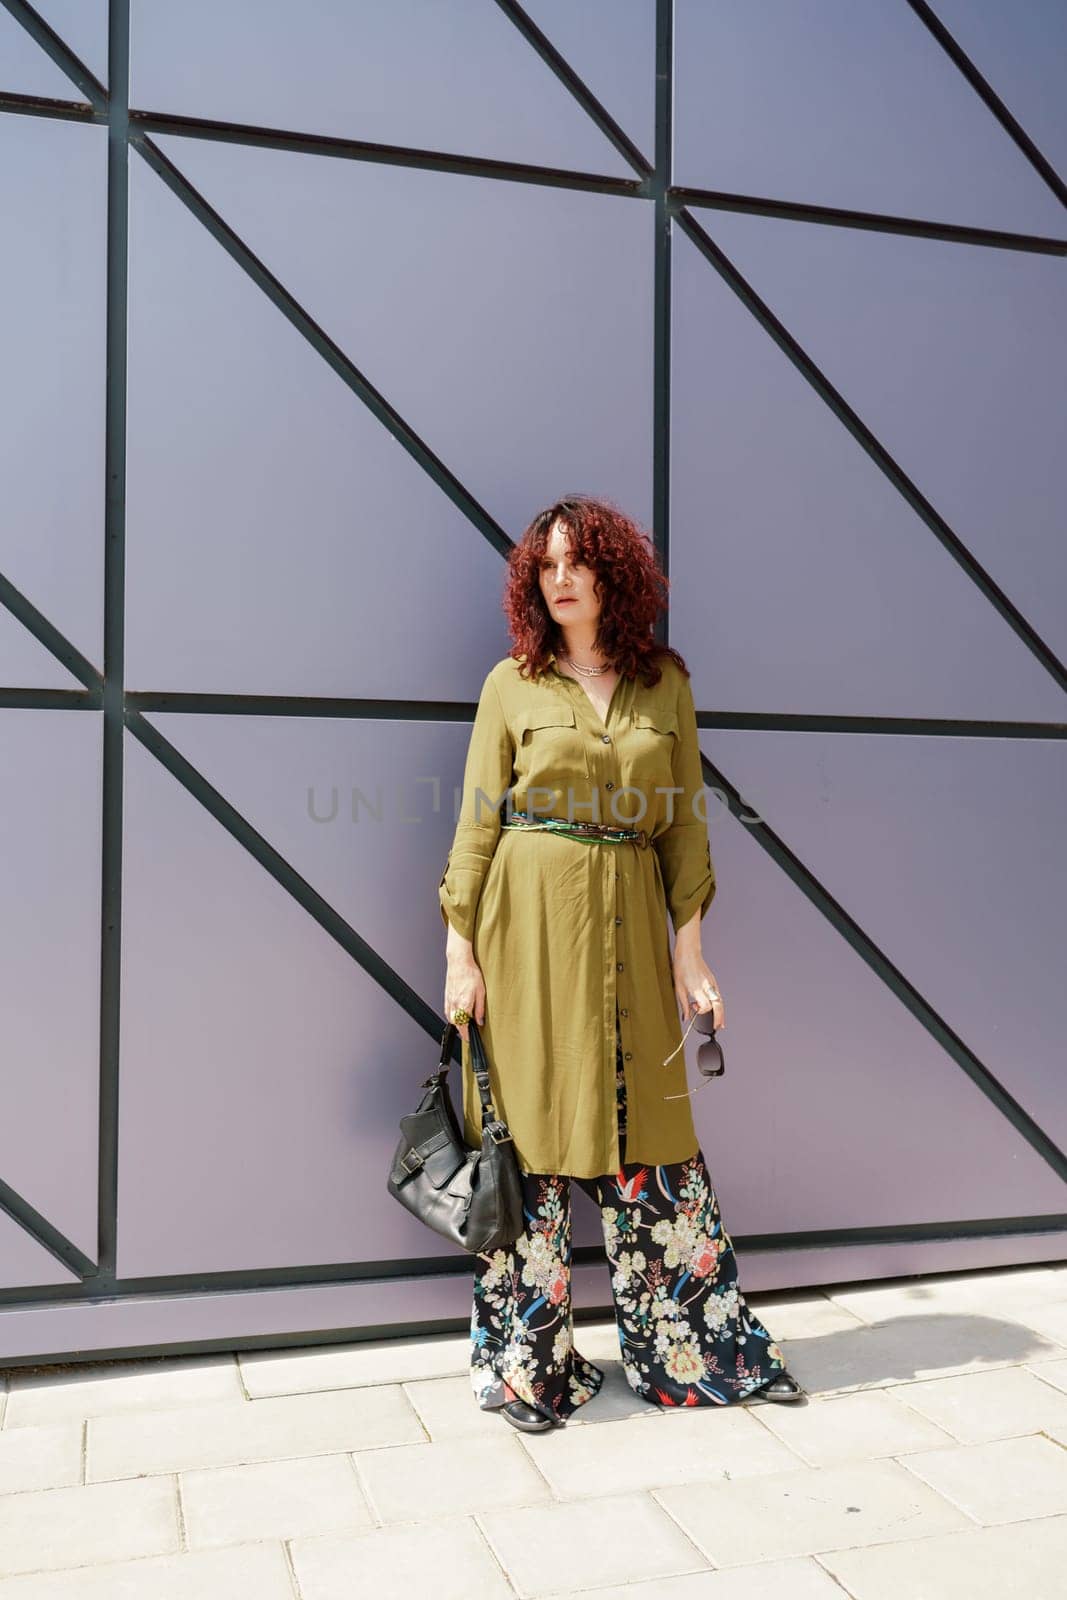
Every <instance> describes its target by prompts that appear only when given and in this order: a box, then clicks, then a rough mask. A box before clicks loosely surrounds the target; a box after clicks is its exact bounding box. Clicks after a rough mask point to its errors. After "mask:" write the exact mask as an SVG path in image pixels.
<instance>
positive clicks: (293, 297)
mask: <svg viewBox="0 0 1067 1600" xmlns="http://www.w3.org/2000/svg"><path fill="white" fill-rule="evenodd" d="M936 9H937V12H938V15H939V17H940V19H941V21H942V22H943V23H944V25H945V27H946V28H947V29H948V30H949V33H948V36H947V37H946V36H941V37H938V35H937V31H936V28H934V27H933V26H926V25H925V24H924V22H923V20H922V18H921V17H920V16H919V15H918V14H917V13H916V12H915V11H914V10H912V9H911V8H909V7H907V6H904V5H888V4H874V5H869V6H865V7H856V6H854V5H850V4H847V3H846V0H821V3H820V5H819V6H817V7H814V8H812V7H798V6H796V5H794V4H792V3H791V0H758V3H756V0H754V3H752V4H747V5H744V6H739V5H736V4H727V3H726V0H676V4H675V5H674V6H673V7H671V6H668V5H660V6H652V5H651V4H647V5H646V4H644V3H643V0H589V4H588V5H586V6H583V7H574V6H569V5H565V4H563V3H562V0H535V3H534V4H531V5H529V6H528V7H526V8H525V9H524V11H523V12H522V13H521V14H520V13H519V12H516V13H515V14H514V15H512V14H510V13H507V12H506V11H505V10H504V9H503V8H499V7H494V6H489V5H484V4H480V3H477V4H476V3H475V0H462V3H456V4H451V3H450V4H449V5H448V6H443V5H440V4H438V3H437V0H402V3H400V0H380V3H375V4H366V5H361V6H359V7H338V6H336V5H332V4H327V3H326V0H309V3H307V4H305V5H302V6H299V7H297V6H283V5H275V4H271V5H259V4H253V3H252V0H224V3H219V0H211V4H210V5H209V4H208V0H190V3H188V4H185V5H183V6H180V7H179V6H161V5H158V4H155V3H148V0H131V5H130V13H129V24H128V32H127V29H126V25H125V22H124V19H123V14H122V8H121V7H116V8H112V10H113V14H114V16H115V17H116V18H117V19H118V25H119V26H120V27H121V28H122V33H121V36H117V37H116V38H115V39H113V40H111V41H110V42H109V41H108V39H107V37H106V29H105V16H106V7H104V6H103V5H94V6H76V5H74V4H73V3H71V0H41V4H40V7H39V11H40V14H41V16H42V17H43V18H44V20H45V21H46V22H47V23H48V24H49V25H50V26H51V27H52V28H53V29H55V31H56V33H57V34H58V36H59V43H58V44H57V43H55V41H54V40H50V39H48V38H46V37H45V35H44V31H43V30H41V29H40V28H38V29H37V32H36V35H35V34H33V33H31V32H30V31H28V29H27V27H26V26H24V25H23V24H22V23H20V22H16V21H15V19H14V18H13V17H12V16H11V15H10V14H9V13H7V12H6V11H3V10H0V60H2V62H3V66H2V67H0V200H2V201H3V207H4V215H5V217H6V218H7V220H8V224H9V226H8V230H7V236H6V239H5V254H4V278H3V285H2V287H3V299H2V301H0V308H2V309H0V317H2V318H3V334H2V348H3V353H4V360H3V366H2V369H0V406H2V408H3V409H2V412H0V421H2V423H3V426H2V427H0V475H2V479H3V483H4V512H3V516H2V517H0V780H2V783H3V792H4V795H5V806H4V812H3V822H4V826H3V828H2V830H0V904H2V905H3V907H4V912H5V915H4V917H3V919H2V921H0V926H2V930H3V931H2V932H0V942H2V944H3V951H2V954H3V959H2V961H0V1007H2V1011H3V1016H4V1057H3V1065H4V1085H5V1090H6V1093H5V1101H4V1105H5V1114H4V1117H3V1119H2V1120H0V1181H2V1184H3V1188H2V1190H0V1201H2V1214H0V1352H2V1353H3V1355H4V1358H5V1359H6V1360H8V1361H12V1362H16V1363H17V1362H19V1361H28V1360H31V1359H33V1358H34V1357H42V1356H46V1357H56V1356H58V1355H67V1354H75V1353H80V1354H91V1353H92V1352H93V1351H101V1350H108V1351H109V1352H112V1353H114V1352H118V1351H123V1350H128V1351H130V1352H134V1353H136V1352H151V1351H158V1350H163V1349H166V1348H167V1347H168V1345H173V1344H178V1343H180V1344H181V1345H182V1346H183V1348H191V1347H195V1346H196V1345H197V1344H198V1343H199V1342H207V1341H211V1340H222V1341H224V1342H226V1343H227V1344H229V1345H238V1346H239V1345H240V1343H241V1341H242V1339H247V1340H252V1339H255V1340H256V1341H259V1342H262V1341H263V1340H264V1339H266V1340H269V1339H270V1338H271V1336H272V1335H274V1336H277V1337H278V1338H279V1339H283V1338H284V1339H285V1340H291V1339H294V1338H297V1339H298V1338H300V1337H301V1336H306V1337H307V1338H308V1339H309V1340H314V1339H321V1338H329V1337H331V1336H333V1337H336V1335H337V1330H339V1329H348V1330H350V1331H351V1332H352V1333H353V1334H355V1335H358V1334H359V1332H360V1331H361V1330H374V1331H375V1332H380V1331H382V1330H385V1331H395V1332H405V1331H411V1330H412V1329H414V1328H416V1327H418V1326H419V1324H420V1323H424V1322H426V1321H428V1320H437V1321H438V1323H450V1324H451V1325H452V1326H455V1327H457V1328H459V1327H463V1326H465V1324H466V1312H465V1310H464V1297H465V1295H467V1294H468V1293H469V1279H468V1276H467V1275H468V1273H469V1265H470V1264H469V1261H468V1260H467V1259H466V1258H457V1257H455V1256H454V1255H450V1253H449V1252H448V1250H447V1248H446V1247H445V1246H444V1244H443V1242H442V1241H440V1240H437V1239H436V1236H431V1235H429V1234H428V1233H427V1232H426V1231H425V1230H422V1229H420V1228H419V1227H418V1225H417V1224H416V1223H415V1222H414V1220H413V1219H412V1218H410V1217H409V1216H408V1215H407V1214H406V1213H405V1212H403V1210H402V1209H401V1208H399V1207H397V1206H396V1204H395V1202H393V1201H391V1200H390V1198H389V1196H388V1194H387V1192H386V1187H385V1175H386V1169H387V1164H388V1160H389V1157H390V1155H391V1152H392V1149H393V1146H394V1144H395V1138H396V1126H397V1122H398V1119H399V1117H400V1115H401V1114H402V1113H403V1112H404V1111H407V1110H410V1108H411V1105H412V1104H413V1101H414V1096H415V1094H416V1092H417V1088H418V1084H419V1082H420V1081H421V1080H422V1079H423V1078H424V1077H425V1076H426V1075H427V1074H428V1072H429V1071H430V1070H431V1069H432V1067H433V1066H434V1065H435V1064H436V1061H437V1057H438V1054H439V1048H440V1038H441V1032H442V1030H443V1017H442V1014H441V1007H442V1003H443V984H444V974H445V967H444V960H443V951H442V947H441V920H440V915H439V910H438V904H437V895H436V888H437V883H438V879H439V876H440V870H441V867H442V865H443V862H444V859H445V855H446V852H447V849H448V845H449V841H450V839H451V837H452V832H453V826H454V821H455V809H454V808H455V803H456V790H457V787H458V785H459V784H460V782H461V779H462V775H463V767H464V758H465V752H466V743H467V737H468V733H469V727H470V719H471V715H472V712H473V704H474V701H475V700H476V698H477V694H478V689H479V686H480V685H481V683H482V681H483V680H484V677H485V674H486V671H487V670H488V668H489V666H490V665H491V664H492V663H493V661H495V660H497V659H499V658H500V657H501V656H503V655H504V654H506V653H507V651H508V649H509V645H510V641H509V637H508V634H507V629H506V626H505V619H504V617H503V613H502V610H501V606H500V600H501V595H502V591H503V583H504V578H505V569H504V557H505V556H506V554H507V552H508V550H509V548H510V543H511V541H512V540H514V539H517V538H518V537H519V536H520V534H521V532H522V530H523V529H524V527H525V526H526V525H527V523H528V522H529V520H530V519H531V517H532V516H533V515H534V513H535V512H536V511H537V510H538V509H539V508H540V507H541V506H543V505H546V504H549V503H551V502H552V501H554V500H555V499H556V498H558V496H559V495H561V494H564V493H567V492H572V491H576V490H577V491H586V492H590V493H596V494H601V495H604V496H606V497H607V498H609V499H611V500H613V501H614V502H615V503H616V504H618V505H619V506H621V507H623V508H624V509H626V510H627V511H629V512H630V513H631V514H632V515H634V516H635V517H636V518H637V519H638V521H639V522H640V523H641V524H642V526H644V527H647V528H648V530H649V531H650V533H651V534H652V536H653V537H654V539H655V541H656V543H657V547H658V548H659V549H660V550H661V552H662V553H663V555H664V558H665V562H666V566H667V570H668V573H669V577H670V580H671V585H670V587H671V595H670V615H669V622H670V628H669V632H670V639H671V642H672V643H673V644H674V645H676V646H677V647H678V648H679V649H680V650H681V651H682V653H683V655H684V656H685V658H686V660H687V662H688V664H689V665H690V667H691V669H692V673H693V686H694V696H695V700H696V704H697V707H698V708H699V710H700V712H702V713H703V714H704V715H703V718H702V721H703V724H704V726H703V731H702V743H703V749H704V754H705V759H706V769H705V770H706V778H707V784H708V796H709V801H710V802H711V804H710V805H709V816H710V836H711V845H712V852H713V856H714V860H715V866H716V875H717V882H718V892H717V894H716V899H715V905H714V909H713V911H712V913H711V914H710V915H709V918H708V921H707V922H706V924H705V929H704V949H705V954H706V956H707V958H708V960H709V962H711V963H712V964H713V966H714V968H715V970H716V973H717V976H718V977H719V979H720V982H721V984H722V986H723V989H724V992H725V994H726V996H727V999H728V1010H729V1016H730V1027H729V1037H730V1041H731V1042H730V1044H729V1047H728V1048H729V1053H730V1058H731V1070H730V1072H729V1073H728V1074H727V1076H726V1078H725V1079H724V1080H723V1083H722V1084H721V1085H720V1086H718V1087H716V1088H713V1089H711V1090H709V1091H708V1093H707V1094H706V1095H703V1096H701V1097H699V1098H698V1100H697V1101H696V1102H695V1103H694V1111H695V1114H696V1116H697V1118H698V1126H699V1130H700V1134H701V1139H702V1144H703V1148H704V1151H705V1154H706V1156H707V1159H708V1162H709V1166H710V1168H711V1170H712V1172H713V1174H714V1175H715V1180H716V1185H717V1188H718V1189H719V1192H720V1193H721V1194H722V1195H723V1196H724V1197H725V1201H724V1203H725V1204H727V1205H728V1207H729V1212H728V1220H729V1226H730V1230H731V1234H732V1236H733V1237H734V1239H735V1241H736V1242H738V1243H739V1249H740V1253H741V1254H743V1255H744V1256H745V1276H746V1285H747V1286H748V1287H751V1288H761V1287H765V1288H771V1287H778V1286H788V1285H805V1284H809V1283H814V1282H820V1283H825V1282H828V1281H833V1280H834V1279H851V1280H855V1279H857V1278H863V1277H864V1276H870V1277H877V1276H880V1275H884V1274H886V1273H891V1272H900V1271H907V1272H918V1271H923V1270H933V1269H935V1268H936V1269H938V1270H944V1269H951V1268H953V1267H963V1266H980V1265H983V1264H993V1263H1002V1262H1010V1261H1023V1260H1041V1259H1049V1258H1055V1257H1058V1256H1060V1255H1062V1254H1063V1242H1064V1238H1065V1234H1067V1230H1064V1229H1063V1213H1064V1212H1065V1210H1067V1207H1065V1205H1064V1188H1065V1186H1064V1170H1065V1167H1064V1162H1063V1157H1062V1155H1061V1154H1060V1153H1059V1152H1060V1148H1061V1147H1062V1144H1063V1141H1064V1138H1065V1136H1067V1129H1065V1128H1064V1126H1063V1118H1064V1111H1063V1103H1062V1094H1061V1093H1060V1091H1059V1081H1058V1078H1059V1075H1058V1067H1059V1064H1060V1062H1061V1060H1062V1047H1061V1045H1060V1038H1061V1035H1062V1028H1061V1026H1060V1019H1059V1004H1058V1002H1059V998H1060V997H1059V987H1060V984H1059V972H1060V968H1061V967H1062V951H1063V948H1064V944H1065V940H1064V932H1065V930H1064V913H1063V905H1064V903H1065V896H1064V894H1063V887H1064V884H1063V879H1064V855H1063V849H1062V832H1063V829H1062V819H1063V815H1064V801H1065V799H1067V794H1065V790H1067V775H1065V774H1067V766H1065V761H1064V756H1063V751H1064V742H1063V739H1062V731H1063V722H1064V715H1063V706H1064V676H1063V671H1062V667H1061V666H1060V665H1059V663H1058V660H1057V653H1058V654H1059V655H1062V653H1063V645H1064V639H1065V634H1067V612H1065V607H1064V594H1065V593H1067V581H1065V580H1067V573H1065V571H1064V555H1063V540H1062V528H1063V492H1062V482H1061V474H1060V472H1059V459H1058V458H1059V451H1058V445H1059V434H1060V433H1061V432H1062V415H1063V400H1064V396H1063V372H1064V370H1065V364H1064V361H1063V352H1062V348H1061V345H1062V331H1063V327H1064V316H1063V304H1062V297H1063V293H1064V290H1063V274H1062V245H1061V246H1056V245H1055V244H1054V243H1053V244H1050V242H1049V241H1050V240H1054V239H1057V238H1058V239H1060V240H1062V238H1063V234H1064V226H1063V205H1062V187H1061V186H1058V185H1057V180H1056V177H1055V174H1054V173H1053V172H1052V171H1051V164H1053V163H1055V162H1056V161H1057V160H1061V159H1062V155H1063V152H1064V150H1065V149H1067V125H1065V119H1064V108H1063V97H1062V95H1059V94H1057V93H1056V92H1055V91H1054V89H1053V86H1052V79H1051V78H1050V71H1051V68H1050V65H1049V64H1050V63H1051V62H1052V61H1054V60H1058V59H1060V58H1062V44H1063V42H1064V41H1063V38H1062V28H1063V21H1062V16H1061V15H1060V14H1059V13H1058V12H1057V11H1056V10H1055V8H1051V7H1040V6H1035V7H1028V8H1026V14H1025V16H1022V15H1016V14H1015V10H1017V8H1015V10H1013V9H1012V8H1008V7H1003V8H1000V10H999V13H997V14H996V15H994V10H995V8H990V7H987V6H984V5H983V6H975V7H969V6H965V5H962V4H957V3H956V0H943V3H942V4H940V5H939V6H938V7H937V8H936ZM34 26H35V25H34V24H33V22H32V19H30V22H29V27H34ZM672 26H673V34H672V35H670V36H668V33H667V32H666V31H665V30H669V29H670V28H671V27H672ZM208 41H210V48H208V47H207V44H208ZM109 43H110V48H111V55H110V61H109V54H108V51H109ZM1057 48H1058V49H1059V54H1058V55H1057ZM127 59H128V61H129V68H130V72H129V104H130V106H131V107H132V108H133V114H132V116H131V117H130V119H129V126H128V140H127V141H126V142H125V143H124V142H123V140H122V138H121V137H118V138H115V139H110V140H109V123H110V125H111V128H112V129H113V130H114V131H115V132H119V130H122V129H125V128H126V127H127V123H126V116H125V113H126V104H125V101H124V99H123V84H124V82H125V75H124V72H123V70H122V68H123V64H124V63H125V61H126V60H127ZM657 61H658V62H659V63H660V65H661V67H662V69H663V70H661V71H660V72H659V74H658V75H657ZM115 63H117V64H118V65H117V68H116V70H115V72H114V73H113V76H114V77H115V80H116V85H117V91H116V92H117V99H116V100H115V102H114V103H113V102H112V101H111V100H110V99H109V91H108V87H107V82H108V76H109V67H110V66H111V65H112V64H115ZM972 67H973V68H974V69H975V70H973V71H972V70H971V69H972ZM668 68H669V69H670V70H669V71H668V70H667V69H668ZM983 84H984V87H983ZM1056 87H1057V88H1058V84H1057V85H1056ZM25 96H29V97H31V100H30V101H26V100H25V99H24V98H19V97H25ZM178 119H191V125H190V120H178ZM109 151H110V157H111V160H110V166H109ZM682 186H684V189H683V187H682ZM109 216H110V230H109V226H108V219H109ZM857 224H862V225H861V226H857ZM109 308H110V316H109ZM657 384H658V385H659V387H658V388H657ZM727 800H728V801H729V805H727V804H726V803H725V802H726V801H727ZM694 1048H695V1046H694ZM691 1070H692V1071H693V1072H694V1073H695V1065H694V1064H693V1061H692V1057H691ZM456 1087H457V1090H458V1071H457V1075H456ZM754 1108H759V1109H760V1111H761V1115H760V1116H759V1117H758V1118H756V1117H754V1116H753V1115H752V1112H753V1110H754ZM1013 1219H1014V1220H1013ZM1019 1219H1023V1221H1024V1222H1026V1228H1025V1230H1024V1229H1023V1228H1022V1227H1021V1226H1020V1225H1019ZM1034 1219H1037V1222H1036V1223H1035V1222H1034ZM931 1225H933V1226H932V1227H931ZM824 1229H833V1230H837V1239H838V1240H839V1242H836V1243H834V1244H833V1245H832V1247H830V1248H825V1249H820V1250H819V1251H817V1252H816V1251H813V1250H810V1249H805V1248H804V1246H805V1245H806V1244H807V1243H808V1242H810V1236H811V1233H812V1231H813V1230H824ZM1057 1230H1059V1231H1057ZM757 1233H758V1234H760V1235H761V1236H762V1238H761V1242H760V1243H761V1247H760V1249H759V1250H751V1251H749V1252H747V1253H746V1252H745V1249H744V1246H745V1237H746V1235H747V1234H757ZM965 1236H966V1237H965ZM598 1237H599V1227H598V1225H597V1219H596V1218H595V1217H594V1216H593V1215H592V1212H591V1210H590V1208H589V1205H588V1202H586V1201H585V1200H584V1198H583V1197H581V1196H579V1197H578V1198H577V1204H576V1234H575V1238H576V1243H578V1244H579V1245H583V1246H584V1245H595V1244H596V1241H597V1239H598ZM580 1260H581V1262H582V1264H581V1266H580V1267H579V1269H578V1271H577V1273H576V1280H575V1281H576V1291H577V1295H576V1298H577V1301H578V1303H579V1304H581V1305H584V1306H593V1305H600V1306H606V1305H607V1300H608V1286H607V1281H606V1279H605V1278H604V1276H603V1271H602V1269H601V1268H600V1267H599V1266H598V1265H597V1264H596V1262H595V1261H594V1260H593V1259H592V1258H588V1259H587V1258H584V1257H583V1258H580ZM333 1280H339V1281H333Z"/></svg>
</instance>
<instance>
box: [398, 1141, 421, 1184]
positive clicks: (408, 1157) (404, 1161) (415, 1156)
mask: <svg viewBox="0 0 1067 1600" xmlns="http://www.w3.org/2000/svg"><path fill="white" fill-rule="evenodd" d="M412 1160H413V1161H414V1163H415V1164H414V1166H409V1165H408V1163H409V1161H412ZM422 1164H423V1162H422V1156H421V1155H420V1154H419V1152H418V1151H417V1150H416V1149H415V1146H414V1145H412V1147H411V1149H410V1150H408V1151H407V1152H406V1153H405V1154H404V1155H402V1156H401V1157H400V1165H401V1166H402V1167H403V1169H404V1171H405V1172H406V1173H407V1175H408V1177H409V1178H410V1177H411V1174H412V1173H413V1172H417V1171H418V1170H419V1168H420V1167H421V1166H422Z"/></svg>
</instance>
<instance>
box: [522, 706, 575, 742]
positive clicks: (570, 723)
mask: <svg viewBox="0 0 1067 1600" xmlns="http://www.w3.org/2000/svg"><path fill="white" fill-rule="evenodd" d="M576 726H577V724H576V722H575V717H574V707H573V706H561V705H555V704H552V705H544V706H528V707H527V708H526V710H525V711H520V712H519V714H518V716H517V717H516V718H515V733H516V737H517V741H518V743H519V745H520V746H523V745H530V744H535V743H539V742H541V741H539V740H537V737H536V736H537V734H538V732H539V731H540V730H542V729H548V730H550V732H549V737H551V730H555V729H564V728H574V727H576Z"/></svg>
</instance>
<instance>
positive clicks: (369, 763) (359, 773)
mask: <svg viewBox="0 0 1067 1600" xmlns="http://www.w3.org/2000/svg"><path fill="white" fill-rule="evenodd" d="M479 687H480V682H479V683H477V684H474V685H473V686H471V685H468V686H467V689H466V693H467V694H468V695H469V697H470V698H472V699H476V698H477V694H478V689H479ZM149 720H150V721H151V722H152V724H153V726H155V727H157V728H158V729H159V730H160V732H161V733H162V734H163V735H164V737H165V738H167V739H169V740H170V741H171V742H172V743H173V744H174V745H175V746H176V748H177V749H178V750H180V751H181V753H182V755H184V756H185V757H186V758H187V759H188V760H189V761H191V762H192V764H193V765H194V766H195V767H196V769H197V770H198V771H199V772H201V773H203V775H204V777H205V778H207V780H208V781H209V783H211V784H213V785H214V786H215V787H216V788H218V789H219V791H220V792H221V793H222V794H223V795H224V796H225V798H226V799H227V800H228V801H229V802H230V803H231V804H232V805H233V806H234V807H235V808H236V809H237V810H238V811H239V812H240V813H241V815H242V816H243V817H247V819H248V821H249V822H250V823H251V824H252V825H253V827H254V828H255V829H256V830H257V831H258V832H259V833H261V834H262V835H263V837H264V838H265V839H266V840H267V841H268V843H269V844H271V845H272V846H273V847H274V848H275V849H276V850H278V851H279V852H280V853H281V855H282V856H284V858H285V859H286V861H288V862H290V863H291V864H292V866H294V867H295V868H296V870H297V871H298V872H299V873H301V875H302V876H303V877H305V878H306V879H307V881H308V882H309V883H310V884H311V885H312V887H313V888H314V889H316V890H317V891H318V893H319V894H321V895H322V896H323V898H324V899H325V900H327V901H328V902H329V903H330V905H332V906H334V907H335V908H336V910H337V911H339V912H340V913H341V915H342V916H343V917H344V918H345V919H346V920H347V921H348V922H349V923H350V924H351V926H352V927H353V928H355V930H356V932H357V933H359V934H361V935H362V936H363V937H364V938H366V939H368V940H369V941H370V942H371V943H372V944H373V945H374V948H375V949H376V950H377V951H378V954H379V955H380V956H382V957H383V959H384V960H385V961H387V962H388V963H389V965H390V966H391V967H393V968H394V969H395V971H396V972H398V973H399V975H400V976H401V977H402V978H403V979H404V980H405V981H406V982H407V983H409V984H410V985H411V986H412V988H413V989H414V990H415V991H416V992H417V993H418V994H420V995H422V996H423V997H424V998H425V999H426V1000H427V1001H428V1002H429V1003H430V1005H432V1006H433V1007H434V1008H435V1009H438V1008H440V1007H442V1006H443V1003H444V980H445V962H444V948H443V945H442V944H439V943H438V941H437V940H435V939H426V938H425V937H423V934H424V932H425V927H426V918H427V916H430V917H432V916H433V915H434V914H435V913H436V908H437V885H438V880H439V878H440V875H441V872H442V870H443V868H444V863H445V857H446V856H447V854H448V848H449V846H450V845H451V843H452V835H453V832H454V829H455V819H456V816H457V815H458V812H457V804H458V800H457V791H458V789H459V787H460V785H461V784H462V781H463V763H464V759H465V756H466V750H467V742H468V740H469V737H470V724H469V723H468V722H453V723H444V722H414V721H411V722H409V721H391V720H389V719H387V718H369V719H367V720H362V719H358V718H349V717H338V718H324V717H312V716H308V717H255V716H241V717H236V716H235V717H227V716H194V715H188V716H182V715H166V714H162V715H159V714H157V715H154V716H152V717H151V718H150V719H149ZM379 813H380V815H379ZM437 914H438V917H439V913H437ZM442 931H443V924H442ZM441 1027H442V1028H443V1027H444V1015H443V1012H442V1016H441ZM433 1052H434V1046H433V1045H432V1044H427V1045H426V1047H425V1049H424V1050H423V1056H424V1058H425V1059H426V1060H427V1061H429V1060H430V1058H431V1056H432V1055H433Z"/></svg>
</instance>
